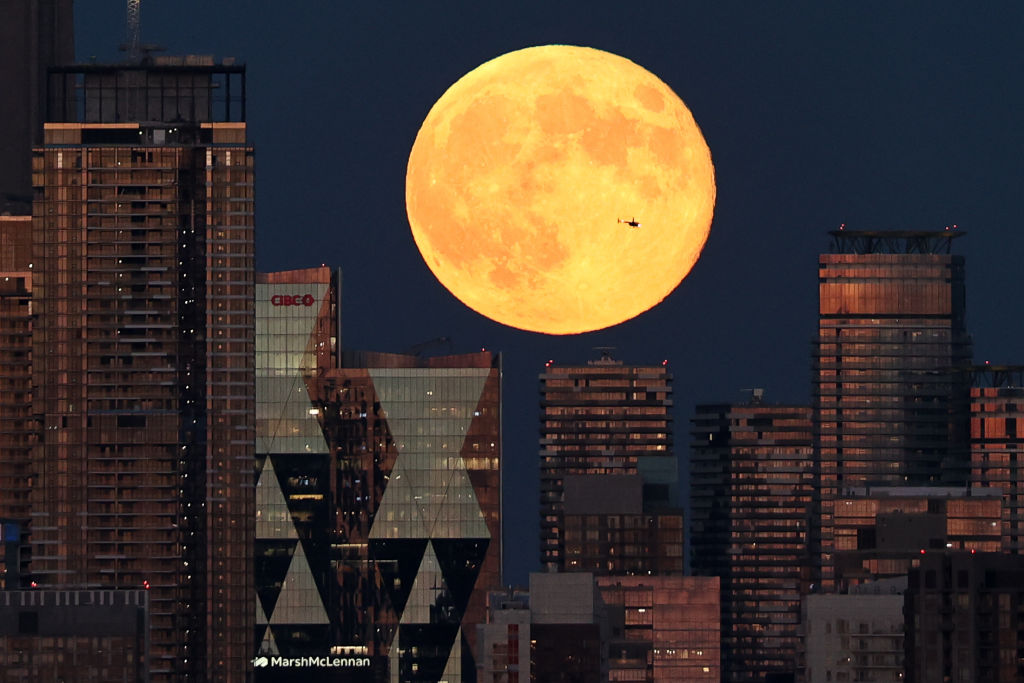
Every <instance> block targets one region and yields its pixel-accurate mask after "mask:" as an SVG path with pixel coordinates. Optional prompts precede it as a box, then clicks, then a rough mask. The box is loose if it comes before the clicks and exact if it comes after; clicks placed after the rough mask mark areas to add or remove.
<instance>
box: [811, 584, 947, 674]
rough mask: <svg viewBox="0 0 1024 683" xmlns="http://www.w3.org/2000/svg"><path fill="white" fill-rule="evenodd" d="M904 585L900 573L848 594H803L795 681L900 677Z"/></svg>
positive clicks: (862, 586)
mask: <svg viewBox="0 0 1024 683" xmlns="http://www.w3.org/2000/svg"><path fill="white" fill-rule="evenodd" d="M906 583H907V582H906V578H905V577H904V578H902V579H890V580H885V581H879V582H876V583H873V584H864V585H861V586H858V587H856V588H854V589H853V591H851V592H850V593H846V594H833V595H821V594H814V595H807V596H805V597H804V600H803V618H802V619H803V629H804V638H803V643H802V647H801V653H800V660H799V667H798V675H797V680H799V681H802V682H803V683H828V682H831V681H865V682H870V683H883V682H884V683H898V682H899V681H903V680H904V678H903V676H904V673H903V645H904V643H903V593H904V591H905V590H906ZM937 680H941V679H937Z"/></svg>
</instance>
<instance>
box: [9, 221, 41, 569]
mask: <svg viewBox="0 0 1024 683" xmlns="http://www.w3.org/2000/svg"><path fill="white" fill-rule="evenodd" d="M31 240H32V217H31V216H0V518H6V519H8V520H11V521H17V522H19V523H20V524H21V525H22V526H24V527H25V528H28V519H29V512H30V510H29V486H30V482H31V479H32V477H31V474H32V469H31V454H32V444H33V443H34V442H35V439H36V433H37V429H36V423H35V421H34V419H33V415H32V336H31V335H32V270H31V268H30V264H31V262H32V241H31ZM27 558H28V553H25V559H26V560H27Z"/></svg>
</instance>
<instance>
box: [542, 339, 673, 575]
mask: <svg viewBox="0 0 1024 683" xmlns="http://www.w3.org/2000/svg"><path fill="white" fill-rule="evenodd" d="M540 382H541V425H540V516H541V563H542V565H543V566H544V567H546V568H548V569H553V570H558V571H567V570H568V571H590V572H594V573H596V574H616V575H617V574H628V573H637V574H648V573H654V572H659V573H661V572H666V573H682V571H683V524H682V511H681V510H680V509H679V508H678V507H677V502H676V501H677V493H678V478H679V477H678V466H677V464H676V459H675V455H674V452H673V448H672V416H671V411H670V408H671V405H672V401H671V398H670V397H671V393H672V387H671V382H672V376H671V375H670V374H669V372H668V369H667V368H666V366H665V365H664V364H660V365H652V366H632V365H624V364H623V363H622V361H618V360H615V359H613V358H612V357H611V354H610V353H609V352H608V351H607V350H606V351H604V352H603V353H602V357H601V359H599V360H595V361H590V362H589V363H588V364H587V365H582V366H581V365H558V364H555V363H548V364H547V367H546V368H545V371H544V373H543V374H542V375H541V376H540ZM611 491H614V492H615V495H609V492H611Z"/></svg>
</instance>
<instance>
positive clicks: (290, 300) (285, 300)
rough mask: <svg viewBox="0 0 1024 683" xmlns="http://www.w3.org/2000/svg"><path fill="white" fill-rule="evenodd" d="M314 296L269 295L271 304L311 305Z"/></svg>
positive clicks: (314, 299) (313, 301)
mask: <svg viewBox="0 0 1024 683" xmlns="http://www.w3.org/2000/svg"><path fill="white" fill-rule="evenodd" d="M314 303H316V298H315V297H314V296H313V295H312V294H275V295H274V296H272V297H270V305H271V306H312V305H313V304H314Z"/></svg>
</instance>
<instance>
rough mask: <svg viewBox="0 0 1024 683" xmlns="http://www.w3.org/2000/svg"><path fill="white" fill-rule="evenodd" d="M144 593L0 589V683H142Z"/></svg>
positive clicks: (144, 680)
mask: <svg viewBox="0 0 1024 683" xmlns="http://www.w3.org/2000/svg"><path fill="white" fill-rule="evenodd" d="M148 598H149V591H147V590H145V589H142V588H139V589H127V590H47V589H34V590H9V591H0V682H3V683H21V682H22V681H81V682H82V683H148V681H150V680H152V679H151V678H150V675H149V656H148V655H149V633H148V629H149V600H148Z"/></svg>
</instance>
